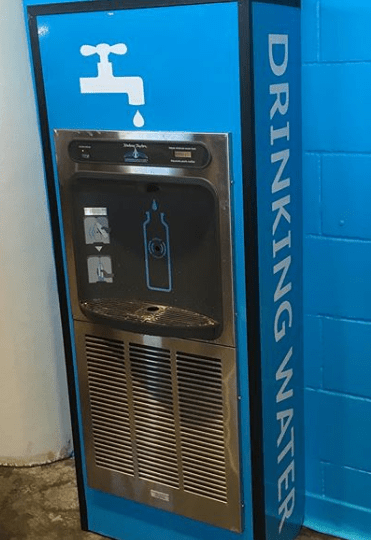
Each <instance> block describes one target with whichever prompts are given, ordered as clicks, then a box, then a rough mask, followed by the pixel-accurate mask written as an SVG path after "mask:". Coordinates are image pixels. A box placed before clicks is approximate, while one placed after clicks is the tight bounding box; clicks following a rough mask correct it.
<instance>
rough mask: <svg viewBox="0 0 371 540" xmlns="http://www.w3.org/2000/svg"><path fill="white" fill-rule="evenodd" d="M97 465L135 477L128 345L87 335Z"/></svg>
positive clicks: (89, 382) (90, 398) (90, 399)
mask: <svg viewBox="0 0 371 540" xmlns="http://www.w3.org/2000/svg"><path fill="white" fill-rule="evenodd" d="M85 347H86V361H87V371H88V387H89V401H90V410H91V423H92V431H93V439H94V454H95V462H96V464H97V465H98V466H99V467H104V468H106V469H110V470H112V471H117V472H120V473H123V474H128V475H134V464H133V451H132V443H131V436H130V421H129V407H128V393H127V381H126V373H125V364H124V362H125V354H124V343H123V342H122V341H118V340H113V339H106V338H101V337H96V336H90V335H87V336H85Z"/></svg>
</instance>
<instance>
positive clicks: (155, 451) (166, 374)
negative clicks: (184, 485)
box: [129, 343, 179, 488]
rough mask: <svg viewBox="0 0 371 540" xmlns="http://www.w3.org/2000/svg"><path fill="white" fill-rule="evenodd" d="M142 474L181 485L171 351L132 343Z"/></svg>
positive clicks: (136, 420) (139, 461)
mask: <svg viewBox="0 0 371 540" xmlns="http://www.w3.org/2000/svg"><path fill="white" fill-rule="evenodd" d="M129 354H130V365H131V376H132V387H133V402H134V416H135V434H136V445H137V456H138V469H139V477H140V478H141V479H143V480H151V481H153V482H159V483H161V484H164V485H167V486H171V487H174V488H179V470H178V460H177V448H176V435H175V420H174V403H173V387H172V374H171V358H170V351H169V350H166V349H160V348H156V347H147V346H145V345H140V344H134V343H130V344H129Z"/></svg>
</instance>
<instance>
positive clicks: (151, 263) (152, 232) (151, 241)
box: [143, 200, 172, 292]
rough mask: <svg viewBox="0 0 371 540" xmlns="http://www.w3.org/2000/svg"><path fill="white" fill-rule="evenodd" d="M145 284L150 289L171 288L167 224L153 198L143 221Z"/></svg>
mask: <svg viewBox="0 0 371 540" xmlns="http://www.w3.org/2000/svg"><path fill="white" fill-rule="evenodd" d="M143 239H144V254H145V273H146V284H147V287H148V289H150V290H151V291H161V292H170V291H171V290H172V279H171V259H170V241H169V226H168V224H167V223H166V221H165V214H164V213H163V212H160V211H159V207H158V203H157V201H156V200H153V202H152V205H151V208H150V210H148V211H147V212H146V219H145V221H144V223H143Z"/></svg>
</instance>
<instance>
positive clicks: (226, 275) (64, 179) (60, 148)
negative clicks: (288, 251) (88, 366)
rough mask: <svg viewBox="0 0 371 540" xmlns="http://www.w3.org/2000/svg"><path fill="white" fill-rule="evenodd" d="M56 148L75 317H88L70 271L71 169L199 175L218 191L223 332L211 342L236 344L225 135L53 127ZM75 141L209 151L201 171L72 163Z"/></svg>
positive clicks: (134, 173) (157, 174)
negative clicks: (165, 144) (166, 144)
mask: <svg viewBox="0 0 371 540" xmlns="http://www.w3.org/2000/svg"><path fill="white" fill-rule="evenodd" d="M54 136H55V145H56V151H57V166H58V178H59V185H60V193H61V202H62V212H63V226H64V238H65V245H66V253H67V266H68V281H69V288H70V298H71V307H72V312H73V317H74V319H76V320H81V321H88V320H89V319H88V318H87V317H86V316H85V315H84V314H83V313H82V311H81V309H80V305H79V301H78V294H77V281H76V275H75V268H76V264H75V258H74V250H73V245H72V215H71V208H70V207H69V204H68V202H67V200H68V197H67V186H68V183H69V181H70V179H71V177H72V176H73V175H74V174H76V173H82V172H84V173H86V172H92V173H105V174H107V173H109V174H110V175H112V176H113V177H114V176H115V175H117V177H122V176H123V175H138V174H140V175H155V176H162V177H171V176H177V177H184V178H195V177H199V178H203V179H204V180H206V181H207V182H208V183H210V184H211V185H212V186H213V188H214V189H215V191H216V192H217V195H218V199H219V225H220V242H221V254H222V261H221V263H222V298H223V332H222V334H221V336H220V337H219V338H217V339H215V340H214V341H213V342H214V343H219V344H221V345H227V346H230V347H233V346H234V345H235V333H234V309H233V305H234V302H233V277H232V276H233V274H232V242H231V216H230V168H229V154H230V148H229V145H230V142H229V136H228V135H227V134H223V133H221V134H218V133H217V134H215V133H184V132H148V131H147V132H145V131H141V132H138V131H133V132H130V131H73V130H55V132H54ZM75 139H92V140H102V141H107V140H123V141H125V140H130V141H144V140H146V141H159V142H161V141H178V142H191V143H194V144H196V143H201V144H204V145H206V147H207V148H208V149H209V151H210V153H211V155H212V159H211V162H210V163H209V165H208V166H207V167H206V168H204V169H195V168H192V169H186V168H175V167H174V168H171V169H170V168H165V167H142V166H140V167H138V166H137V167H135V166H128V165H117V164H110V163H89V162H86V163H85V162H84V163H77V162H74V161H72V159H71V158H70V157H69V154H68V146H69V144H70V143H71V141H73V140H75Z"/></svg>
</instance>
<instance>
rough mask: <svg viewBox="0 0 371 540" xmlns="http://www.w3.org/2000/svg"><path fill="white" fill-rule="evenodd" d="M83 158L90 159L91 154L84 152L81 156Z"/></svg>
mask: <svg viewBox="0 0 371 540" xmlns="http://www.w3.org/2000/svg"><path fill="white" fill-rule="evenodd" d="M81 157H82V158H83V159H90V154H88V153H87V152H83V153H82V154H81Z"/></svg>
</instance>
